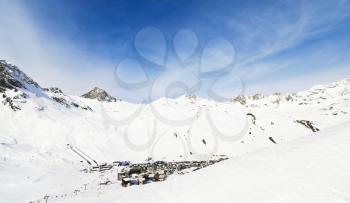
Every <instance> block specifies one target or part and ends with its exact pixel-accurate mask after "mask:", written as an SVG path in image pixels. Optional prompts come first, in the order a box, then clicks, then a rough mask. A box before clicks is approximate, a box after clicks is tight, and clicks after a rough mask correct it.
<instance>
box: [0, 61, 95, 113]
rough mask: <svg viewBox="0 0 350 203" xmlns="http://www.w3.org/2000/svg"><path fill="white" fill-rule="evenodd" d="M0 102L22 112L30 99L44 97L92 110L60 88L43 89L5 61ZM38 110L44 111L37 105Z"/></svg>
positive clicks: (0, 77)
mask: <svg viewBox="0 0 350 203" xmlns="http://www.w3.org/2000/svg"><path fill="white" fill-rule="evenodd" d="M0 93H1V94H2V95H1V98H0V101H1V102H2V104H4V105H5V106H7V105H8V106H9V107H10V108H11V109H12V110H14V111H17V110H21V109H22V106H23V105H24V104H25V103H27V102H28V99H29V98H35V97H42V98H45V99H49V100H50V99H52V100H53V101H55V102H57V103H59V104H61V105H64V106H65V107H67V108H70V107H75V108H81V109H84V110H92V109H91V108H90V107H89V106H87V105H85V104H84V103H82V102H80V101H76V100H75V99H73V98H71V97H69V96H67V95H65V94H64V93H63V92H62V90H60V89H59V88H57V87H55V88H44V89H43V88H41V87H40V85H39V84H38V83H37V82H35V81H34V80H33V79H31V78H30V77H29V76H27V75H26V74H25V73H24V72H22V71H21V70H20V69H19V68H18V67H17V66H15V65H12V64H10V63H8V62H6V61H5V60H0ZM37 108H38V109H44V107H43V106H42V105H37Z"/></svg>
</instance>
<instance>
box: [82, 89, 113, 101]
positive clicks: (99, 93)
mask: <svg viewBox="0 0 350 203" xmlns="http://www.w3.org/2000/svg"><path fill="white" fill-rule="evenodd" d="M81 97H83V98H87V99H97V100H98V101H106V102H116V101H117V99H116V98H114V97H112V96H111V95H109V94H108V93H107V92H106V91H105V90H103V89H100V88H98V87H95V88H94V89H92V90H91V91H89V92H88V93H86V94H83V95H82V96H81Z"/></svg>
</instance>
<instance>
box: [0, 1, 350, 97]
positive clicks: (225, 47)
mask: <svg viewBox="0 0 350 203" xmlns="http://www.w3.org/2000/svg"><path fill="white" fill-rule="evenodd" d="M0 12H1V13H2V17H1V19H0V26H1V27H2V28H5V30H6V31H5V32H4V31H2V32H1V34H0V56H1V58H4V59H7V60H9V61H11V62H13V63H16V64H18V65H19V66H20V68H21V69H22V70H23V71H25V72H27V73H28V74H29V75H31V76H32V77H33V78H34V79H35V80H37V81H38V82H39V83H40V84H42V86H59V87H61V88H62V89H63V90H64V91H66V92H67V93H69V94H82V93H84V92H86V91H87V90H89V89H91V88H92V87H93V86H100V87H102V88H104V89H106V90H108V91H109V92H110V93H111V94H113V95H115V96H117V97H119V98H122V99H124V100H129V101H142V100H148V99H156V98H159V97H161V96H172V97H174V96H178V95H179V94H182V93H183V92H184V90H181V89H186V90H188V91H189V90H191V91H193V93H195V94H198V95H200V96H203V97H209V98H212V99H221V98H222V99H225V98H227V99H228V98H232V97H234V96H236V95H237V94H239V93H246V94H253V93H255V92H262V93H265V94H270V93H273V92H286V91H288V92H294V91H298V90H302V89H305V88H309V87H310V86H312V85H313V84H316V83H326V82H331V81H334V80H338V79H341V78H345V77H349V76H350V52H349V51H348V49H349V47H350V37H349V34H350V16H349V15H350V1H347V0H328V1H324V0H318V1H298V0H296V1H257V0H256V1H226V0H225V1H86V0H84V1H83V0H81V1H80V0H61V1H54V0H45V1H44V0H32V1H9V0H0ZM203 72H206V73H203ZM242 84H244V86H243V85H242ZM210 92H212V93H213V92H214V96H213V94H210ZM150 95H151V96H150Z"/></svg>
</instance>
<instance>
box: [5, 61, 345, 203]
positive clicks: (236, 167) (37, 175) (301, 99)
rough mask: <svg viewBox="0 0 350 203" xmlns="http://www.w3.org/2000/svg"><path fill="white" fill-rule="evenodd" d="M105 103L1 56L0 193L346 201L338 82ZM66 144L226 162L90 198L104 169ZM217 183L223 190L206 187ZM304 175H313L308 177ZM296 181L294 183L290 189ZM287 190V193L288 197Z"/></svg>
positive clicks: (22, 198) (19, 197) (97, 153)
mask: <svg viewBox="0 0 350 203" xmlns="http://www.w3.org/2000/svg"><path fill="white" fill-rule="evenodd" d="M115 101H116V99H115V98H114V97H112V96H110V95H108V93H107V92H106V91H104V90H102V89H99V88H94V89H93V90H91V91H90V92H88V93H87V94H84V95H83V96H82V97H79V96H73V95H66V94H64V92H63V91H62V90H61V89H59V88H57V87H53V88H42V87H40V85H39V84H38V83H36V82H35V81H34V80H32V79H31V78H30V77H29V76H27V75H26V74H25V73H23V72H22V71H21V70H20V69H18V67H16V66H14V65H12V64H9V63H7V62H6V61H0V102H1V103H0V123H1V128H0V171H2V173H1V175H0V182H1V183H2V184H1V185H0V196H1V197H2V199H1V201H4V202H30V201H35V200H40V201H42V202H45V201H44V199H43V197H44V196H45V195H49V196H50V198H52V199H55V200H57V201H65V202H67V201H71V202H76V201H79V200H78V196H79V199H80V198H81V199H82V200H84V201H91V202H96V201H99V199H96V198H99V197H100V196H103V199H101V201H102V202H106V201H110V200H112V199H113V200H114V201H118V202H119V201H122V200H125V201H126V200H128V198H129V195H130V196H132V199H130V201H135V202H138V201H147V202H149V201H151V202H153V201H156V202H158V201H165V200H166V197H165V196H164V195H165V194H169V195H171V196H174V199H173V201H175V202H177V201H186V200H188V201H196V202H198V201H206V200H208V201H215V200H217V201H220V200H222V201H225V200H227V199H229V200H230V201H231V200H232V201H234V200H236V201H238V202H241V201H248V200H249V201H255V202H256V201H263V202H271V201H272V200H274V201H272V202H280V201H284V202H285V201H289V202H292V201H293V200H297V201H298V202H303V201H304V202H310V201H311V202H319V200H322V198H321V197H320V198H318V197H315V198H312V197H310V196H307V192H310V194H312V195H315V196H317V195H318V194H322V195H324V197H325V199H324V200H325V201H324V202H329V201H331V200H332V201H333V202H342V201H343V202H344V201H346V200H348V199H349V196H348V194H349V193H348V191H349V190H348V189H349V185H348V183H349V182H350V177H349V176H348V175H347V174H346V173H345V172H344V171H347V170H348V169H349V165H348V164H346V163H348V162H349V161H350V160H349V156H347V154H349V150H348V148H347V147H346V146H348V144H349V143H348V142H349V138H348V136H346V135H347V134H348V132H349V129H348V126H349V125H348V124H349V119H350V80H349V79H344V80H340V81H338V82H334V83H331V84H327V85H317V86H314V87H313V88H311V89H310V90H306V91H303V92H298V93H293V94H283V93H280V94H273V95H270V96H263V95H260V94H256V95H253V96H244V95H241V96H239V97H237V98H235V99H233V100H232V101H228V102H216V101H212V100H208V99H204V98H198V97H195V96H193V95H187V96H182V97H179V98H177V99H170V98H161V99H159V100H156V101H154V102H152V103H149V104H132V103H128V102H124V101H120V102H115ZM67 144H69V145H71V146H75V147H78V148H79V149H81V150H82V151H84V152H86V153H87V154H88V155H89V156H91V157H93V158H94V159H95V160H96V161H97V162H98V163H101V162H113V161H116V160H130V161H132V162H143V161H144V160H146V159H148V158H152V159H153V160H166V161H171V160H176V161H177V160H206V159H208V158H209V157H211V156H213V155H227V156H229V157H230V159H229V160H228V161H226V162H222V163H219V164H217V165H213V166H211V167H208V168H205V169H203V170H200V171H198V172H193V173H191V174H188V175H184V176H181V177H171V178H170V179H169V181H165V182H163V183H157V184H150V185H145V186H142V187H140V188H141V189H140V190H138V189H130V188H121V187H120V186H119V185H112V186H106V188H104V190H103V191H101V193H103V194H98V195H97V193H98V192H97V191H100V189H101V188H100V186H97V185H98V182H99V181H100V179H101V176H103V175H101V174H90V173H83V172H82V169H84V168H86V167H87V164H86V163H85V162H84V160H82V159H81V158H80V157H78V156H76V154H74V153H73V152H72V151H71V150H69V148H67ZM81 161H82V162H81ZM308 161H309V162H308ZM342 163H344V164H342ZM235 172H237V174H236V173H235ZM289 172H290V173H289ZM321 172H325V173H326V174H325V175H324V174H321ZM307 174H309V175H307ZM112 175H113V174H112ZM226 177H228V178H227V180H228V181H227V182H228V183H224V182H225V180H226ZM293 177H294V178H293ZM303 179H305V181H306V182H301V181H302V180H303ZM206 180H208V181H206ZM216 180H218V181H219V182H220V183H221V184H222V187H220V188H222V190H220V191H217V190H215V191H216V192H213V193H211V191H214V189H213V185H215V182H216ZM313 180H315V181H316V180H317V181H318V182H319V181H321V180H322V181H324V183H322V184H319V185H315V184H314V183H313ZM317 181H316V182H317ZM322 181H321V182H322ZM328 183H329V184H330V187H332V189H330V190H326V187H327V186H328V185H327V184H328ZM194 184H197V186H195V185H194ZM300 184H304V186H303V189H298V188H297V187H296V186H297V185H300ZM240 186H242V187H240ZM248 186H252V188H251V189H249V187H248ZM82 188H83V189H82ZM171 188H173V189H174V188H176V189H174V190H173V189H171ZM229 188H231V189H232V191H231V190H230V189H229ZM259 188H263V189H261V191H260V190H259ZM264 188H265V189H264ZM290 188H292V189H291V190H292V193H293V194H294V195H291V196H288V195H289V194H290V193H287V192H286V191H287V190H289V189H290ZM317 189H320V191H322V193H321V192H320V193H318V191H317ZM76 190H79V191H81V194H79V195H77V194H76V192H74V191H76ZM194 190H202V191H205V192H201V195H199V194H198V193H196V192H195V191H194ZM258 190H259V191H258ZM19 191H20V192H19ZM83 191H84V192H83ZM137 191H141V192H142V194H144V193H147V194H150V193H152V194H153V192H154V191H156V192H155V193H154V194H156V195H146V196H141V195H137V194H135V192H137ZM164 191H173V192H170V193H168V192H167V193H165V192H164ZM264 192H265V193H264ZM274 192H275V193H274ZM233 193H235V194H236V195H235V196H231V195H232V194H233ZM251 193H253V194H254V195H247V194H251ZM122 194H128V195H124V196H123V195H122ZM176 194H182V195H178V196H176ZM211 194H212V195H211ZM264 194H268V195H266V196H264ZM274 194H275V195H274ZM276 194H281V195H282V196H277V195H276ZM56 196H57V197H56ZM175 196H176V197H175ZM263 196H264V198H262V197H263ZM155 197H159V199H154V198H155ZM302 197H304V198H305V199H302ZM101 198H102V197H101ZM118 198H119V199H118ZM143 198H145V199H143ZM212 198H218V199H212ZM299 200H300V201H299ZM327 200H329V201H327ZM321 202H322V201H321Z"/></svg>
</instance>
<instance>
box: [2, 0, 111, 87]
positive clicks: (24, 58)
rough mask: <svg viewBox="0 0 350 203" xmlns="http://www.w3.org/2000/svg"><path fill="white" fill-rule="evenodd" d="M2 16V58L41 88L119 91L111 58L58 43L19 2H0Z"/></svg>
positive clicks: (68, 44) (64, 43)
mask: <svg viewBox="0 0 350 203" xmlns="http://www.w3.org/2000/svg"><path fill="white" fill-rule="evenodd" d="M0 13H1V18H0V26H1V27H2V31H1V32H0V44H1V46H0V57H1V58H2V59H5V60H8V61H10V62H12V63H14V64H16V65H18V66H19V67H20V68H21V69H22V70H23V71H24V72H26V73H28V74H29V75H30V76H32V77H33V78H34V79H35V80H37V82H39V83H40V84H41V85H42V86H59V87H61V88H62V89H63V90H66V91H67V92H68V93H71V94H82V93H83V92H84V91H88V90H89V89H90V88H92V87H93V86H100V87H102V88H106V89H109V90H114V91H118V90H116V89H118V88H116V87H117V86H116V85H115V81H114V78H113V70H114V67H115V63H113V62H112V61H111V60H110V59H107V58H101V57H97V56H93V55H89V54H87V53H84V52H82V51H80V50H78V49H77V48H76V47H74V43H73V42H70V41H68V40H67V41H64V40H60V41H55V40H54V38H53V37H52V36H48V35H47V32H46V31H45V30H44V28H39V27H38V26H37V25H36V23H35V22H33V21H32V19H31V18H30V15H29V13H28V11H27V10H26V8H25V7H23V6H22V5H21V4H20V3H19V2H17V1H1V2H0ZM114 93H115V92H114Z"/></svg>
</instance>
